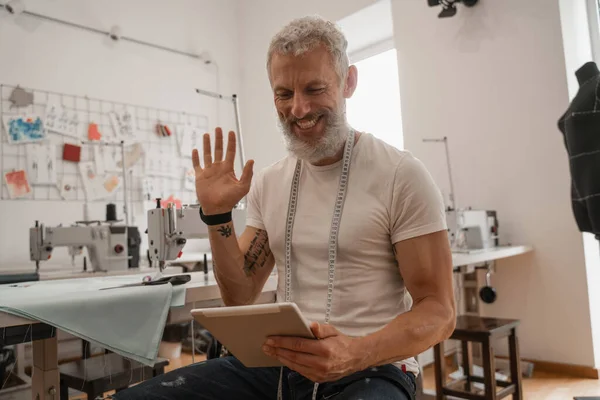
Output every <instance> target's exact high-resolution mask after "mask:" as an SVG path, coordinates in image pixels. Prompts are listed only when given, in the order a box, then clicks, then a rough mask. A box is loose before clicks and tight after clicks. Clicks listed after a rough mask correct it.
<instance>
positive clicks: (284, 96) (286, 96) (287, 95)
mask: <svg viewBox="0 0 600 400" xmlns="http://www.w3.org/2000/svg"><path fill="white" fill-rule="evenodd" d="M277 97H279V98H280V99H289V98H290V97H292V94H291V93H289V92H279V93H278V94H277Z"/></svg>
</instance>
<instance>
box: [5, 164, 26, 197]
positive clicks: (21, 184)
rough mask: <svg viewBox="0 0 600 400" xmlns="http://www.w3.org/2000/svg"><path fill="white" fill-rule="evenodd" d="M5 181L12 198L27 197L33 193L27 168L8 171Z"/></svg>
mask: <svg viewBox="0 0 600 400" xmlns="http://www.w3.org/2000/svg"><path fill="white" fill-rule="evenodd" d="M4 181H5V182H6V187H7V188H8V195H9V196H10V198H11V199H18V198H23V197H27V196H29V194H30V193H31V186H29V181H28V179H27V172H25V170H18V171H12V172H7V173H6V174H4Z"/></svg>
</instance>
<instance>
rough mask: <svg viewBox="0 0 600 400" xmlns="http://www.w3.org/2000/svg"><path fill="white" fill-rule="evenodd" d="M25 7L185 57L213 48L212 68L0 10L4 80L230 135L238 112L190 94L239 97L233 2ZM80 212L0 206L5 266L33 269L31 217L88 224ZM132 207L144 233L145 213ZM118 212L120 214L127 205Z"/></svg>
mask: <svg viewBox="0 0 600 400" xmlns="http://www.w3.org/2000/svg"><path fill="white" fill-rule="evenodd" d="M3 3H5V2H3ZM25 4H26V7H27V9H28V10H30V11H34V12H37V13H41V14H45V15H49V16H52V17H55V18H60V19H63V20H68V21H71V22H74V23H78V24H81V25H85V26H90V27H93V28H97V29H101V30H108V29H110V27H111V26H113V25H116V24H118V25H120V26H121V29H122V34H123V35H124V36H128V37H132V38H136V39H139V40H144V41H147V42H151V43H156V44H159V45H163V46H167V47H172V48H176V49H179V50H182V51H186V52H194V53H200V52H202V51H208V52H209V53H210V54H211V55H212V58H213V60H215V61H216V64H213V65H208V66H206V65H204V64H203V62H202V61H199V60H195V59H192V58H188V57H185V56H181V55H177V54H172V53H167V52H163V51H159V50H155V49H153V48H147V47H143V46H139V45H135V44H132V43H127V42H120V43H117V44H116V45H115V44H114V43H110V40H108V39H107V38H104V37H101V36H99V35H96V34H93V33H88V32H86V31H82V30H79V29H73V28H70V27H67V26H63V25H58V24H55V23H51V22H45V21H44V22H40V21H38V20H36V19H32V18H30V17H27V16H20V17H19V18H18V19H15V18H12V17H10V16H9V15H8V14H7V13H6V12H5V11H3V10H0V82H1V83H3V84H9V85H16V84H20V85H22V86H26V87H32V88H37V89H45V90H50V91H57V92H64V93H70V94H74V95H87V96H90V97H93V98H101V99H106V100H113V101H121V102H127V103H133V104H140V105H144V106H148V107H156V108H164V109H173V110H182V111H186V112H190V113H196V114H207V115H208V116H209V124H210V127H214V126H215V125H216V124H217V123H219V122H220V123H222V124H223V127H224V129H230V128H233V126H234V120H233V117H232V116H233V108H232V107H231V106H229V105H228V104H225V103H222V104H221V105H220V106H218V107H217V101H216V100H214V99H209V98H206V97H201V96H199V95H197V94H196V93H195V91H194V89H195V88H203V89H206V90H210V91H219V92H221V93H224V94H228V95H230V94H232V93H239V90H240V63H239V60H240V58H239V56H238V54H239V52H238V48H239V43H238V40H239V35H238V30H237V17H238V15H237V3H236V1H234V0H219V1H214V0H174V1H169V2H168V4H167V3H166V2H164V1H157V0H152V1H149V0H129V1H118V0H110V1H103V2H97V1H91V0H88V1H81V0H54V1H44V0H26V1H25ZM217 66H218V73H217ZM217 114H219V118H218V119H217ZM148 206H149V207H152V206H153V204H152V202H150V203H149V204H148ZM82 210H83V206H82V204H81V203H66V202H30V201H2V202H0V214H1V219H2V224H0V268H6V267H11V268H12V267H14V266H15V265H17V264H26V265H29V266H31V265H32V264H31V263H30V262H29V256H28V252H29V247H28V246H29V243H28V229H29V227H31V226H33V223H34V220H36V219H39V220H40V221H41V222H44V223H46V224H47V225H55V224H58V223H63V224H68V223H71V222H73V221H75V220H78V219H82V217H83V211H82ZM90 211H91V215H90V217H91V218H97V219H104V218H103V217H104V215H105V205H104V204H98V203H94V206H93V207H92V208H91V209H90ZM136 211H137V214H138V216H137V218H136V222H137V224H138V226H139V227H140V231H141V233H142V236H144V235H143V232H144V231H145V229H146V225H145V224H146V223H145V218H144V214H143V210H142V209H141V207H138V209H137V210H136ZM118 214H119V216H120V217H122V211H121V207H119V208H118ZM66 259H68V258H67V251H66V249H64V248H63V249H56V250H55V254H54V255H53V259H52V261H53V262H54V263H57V262H61V263H62V262H64V261H65V260H66ZM48 263H50V261H49V262H48ZM79 267H80V266H79Z"/></svg>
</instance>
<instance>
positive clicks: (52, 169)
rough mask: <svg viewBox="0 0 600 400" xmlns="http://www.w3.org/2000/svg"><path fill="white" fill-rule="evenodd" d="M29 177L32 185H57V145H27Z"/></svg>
mask: <svg viewBox="0 0 600 400" xmlns="http://www.w3.org/2000/svg"><path fill="white" fill-rule="evenodd" d="M26 149H27V176H28V178H29V182H30V183H31V184H32V185H56V183H57V180H56V167H57V165H56V145H54V144H38V143H36V144H28V145H27V148H26Z"/></svg>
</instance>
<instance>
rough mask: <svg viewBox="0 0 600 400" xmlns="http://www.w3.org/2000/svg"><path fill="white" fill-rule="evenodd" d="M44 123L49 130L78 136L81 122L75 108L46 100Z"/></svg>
mask: <svg viewBox="0 0 600 400" xmlns="http://www.w3.org/2000/svg"><path fill="white" fill-rule="evenodd" d="M44 125H45V127H46V129H47V130H48V131H49V132H54V133H58V134H59V135H65V136H70V137H74V138H79V137H80V135H79V132H80V129H81V127H82V126H83V122H82V121H80V120H79V116H78V112H77V111H76V110H69V109H67V108H66V107H64V106H63V105H62V104H59V103H57V102H48V104H47V105H46V117H45V119H44Z"/></svg>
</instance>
